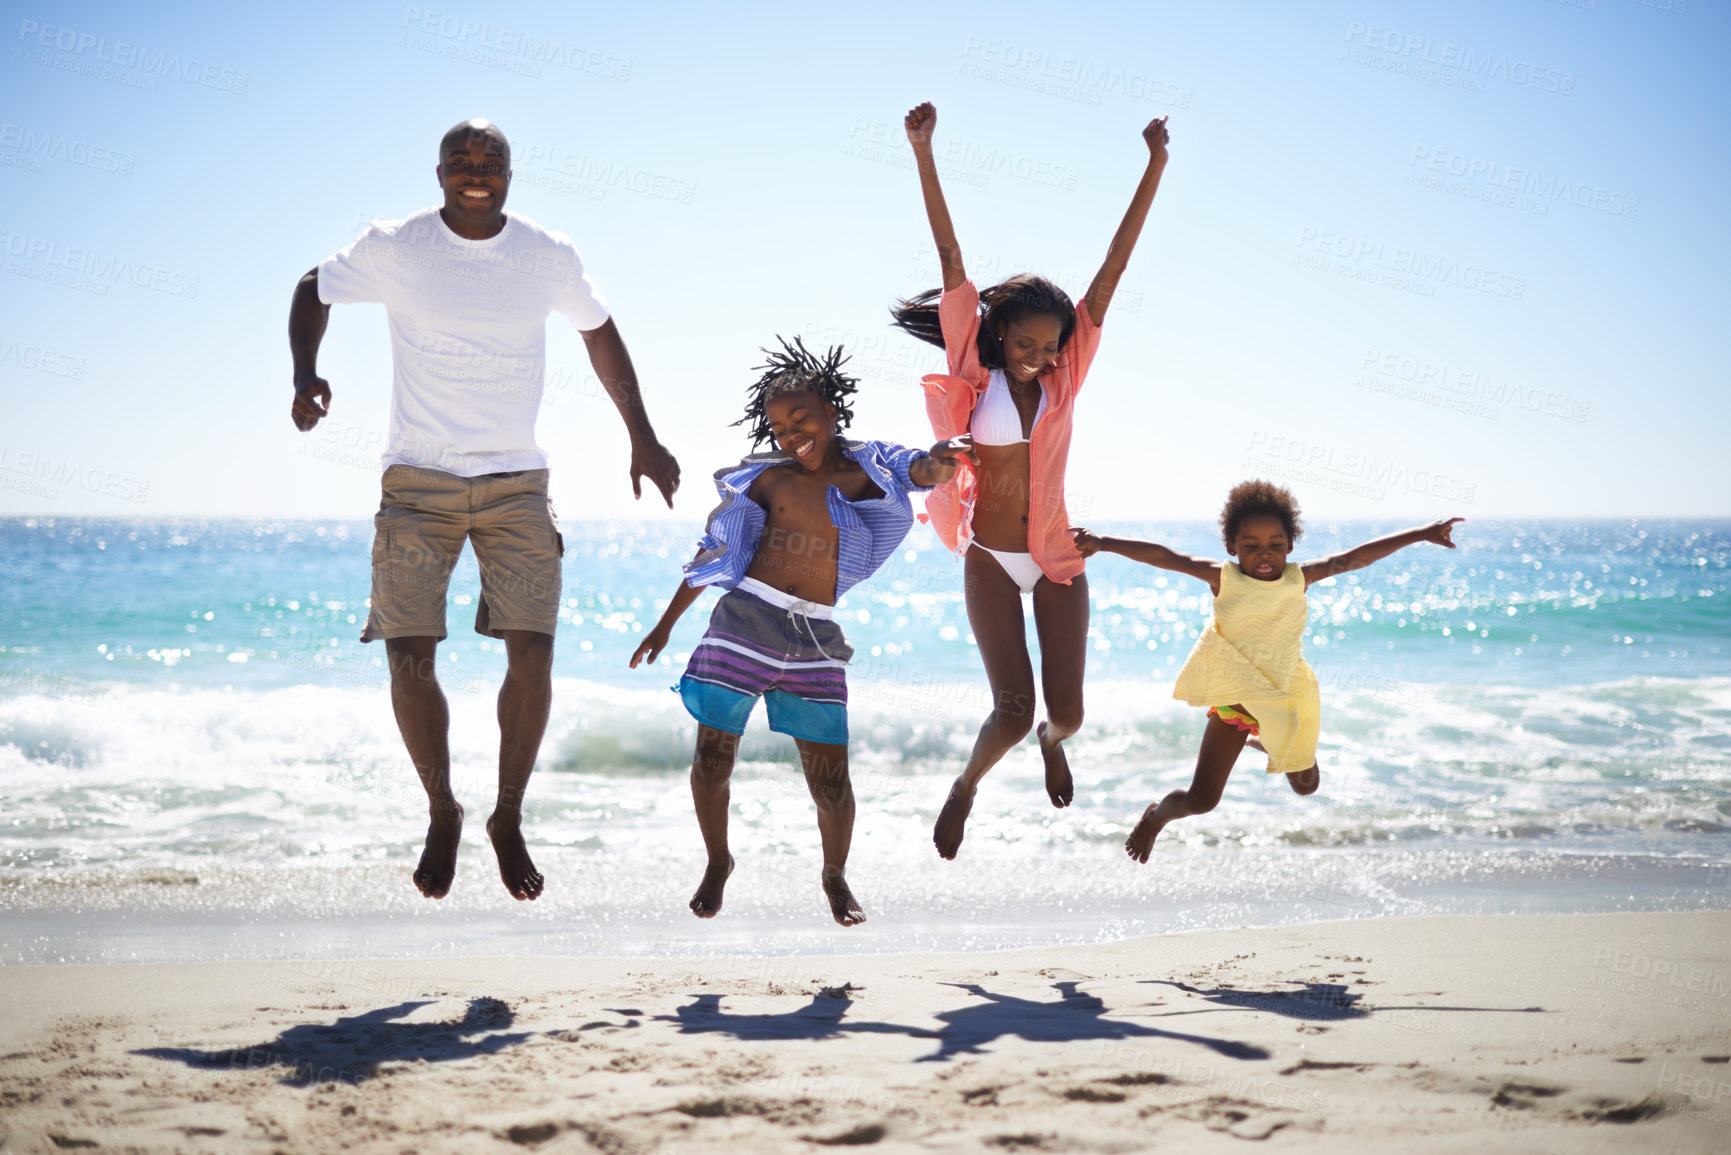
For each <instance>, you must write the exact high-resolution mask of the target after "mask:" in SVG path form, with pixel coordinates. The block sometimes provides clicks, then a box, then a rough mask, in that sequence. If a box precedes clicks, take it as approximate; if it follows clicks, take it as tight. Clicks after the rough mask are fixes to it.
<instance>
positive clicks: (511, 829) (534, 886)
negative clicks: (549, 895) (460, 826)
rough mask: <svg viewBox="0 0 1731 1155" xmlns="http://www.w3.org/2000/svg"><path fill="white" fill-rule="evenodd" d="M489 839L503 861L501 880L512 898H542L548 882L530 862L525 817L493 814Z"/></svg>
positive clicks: (500, 870) (528, 900)
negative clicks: (525, 834)
mask: <svg viewBox="0 0 1731 1155" xmlns="http://www.w3.org/2000/svg"><path fill="white" fill-rule="evenodd" d="M487 837H488V838H491V839H492V840H493V853H494V854H495V855H497V856H498V859H499V879H500V881H502V882H503V883H504V884H505V889H506V890H508V891H510V892H511V897H512V898H514V899H516V900H517V901H518V902H531V901H533V900H535V899H537V898H540V897H541V887H542V886H543V885H544V884H545V881H546V880H545V879H543V878H542V877H541V872H540V871H538V870H536V869H535V864H534V862H532V861H530V859H529V848H528V847H527V846H525V845H524V844H523V816H522V815H521V814H516V813H513V814H511V815H510V816H509V817H507V816H505V815H504V814H502V813H501V812H499V811H497V810H495V811H493V816H492V817H491V818H489V819H487Z"/></svg>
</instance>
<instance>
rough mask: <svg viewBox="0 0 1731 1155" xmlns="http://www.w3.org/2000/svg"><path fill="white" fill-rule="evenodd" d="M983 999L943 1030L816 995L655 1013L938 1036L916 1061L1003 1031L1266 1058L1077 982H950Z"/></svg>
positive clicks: (749, 1035)
mask: <svg viewBox="0 0 1731 1155" xmlns="http://www.w3.org/2000/svg"><path fill="white" fill-rule="evenodd" d="M944 985H945V986H953V987H957V988H958V989H960V990H964V991H967V992H968V993H969V994H971V995H973V996H975V997H976V998H981V999H985V1000H986V1002H984V1003H979V1004H975V1005H973V1006H966V1007H961V1008H958V1009H956V1010H952V1011H940V1012H939V1013H938V1014H937V1016H936V1017H937V1018H938V1019H939V1020H940V1021H941V1022H943V1023H944V1024H945V1025H944V1026H943V1027H942V1028H941V1029H939V1030H935V1031H934V1030H931V1029H928V1028H925V1027H907V1026H902V1025H900V1024H897V1023H883V1022H871V1021H864V1020H849V1019H848V1018H847V1013H848V1011H849V1010H850V1009H851V1008H852V1007H853V1000H852V999H847V998H839V999H838V998H823V997H821V996H820V997H815V998H813V999H812V1000H811V1002H810V1003H808V1004H806V1005H805V1006H803V1007H800V1008H799V1009H798V1010H795V1011H789V1012H785V1013H783V1014H771V1015H734V1014H729V1013H727V1012H726V1011H723V1010H722V1009H721V998H722V996H720V995H712V994H703V995H695V996H693V998H694V999H695V1001H694V1002H690V1003H687V1004H686V1005H685V1006H682V1007H680V1008H679V1009H678V1010H677V1011H676V1012H675V1013H674V1014H672V1015H658V1016H656V1017H657V1018H658V1019H659V1020H660V1021H662V1022H672V1023H677V1024H678V1026H679V1030H680V1033H682V1034H699V1033H701V1034H710V1033H715V1034H725V1035H731V1036H732V1037H733V1038H736V1039H752V1040H756V1039H834V1038H840V1037H841V1036H843V1035H847V1034H856V1033H860V1034H864V1033H870V1034H897V1035H907V1036H908V1037H909V1038H914V1039H936V1040H937V1042H938V1049H937V1050H936V1051H933V1052H932V1053H931V1054H929V1055H922V1056H921V1057H920V1058H919V1059H918V1060H917V1061H919V1062H922V1063H928V1062H948V1061H949V1059H950V1058H951V1057H952V1056H954V1055H973V1054H981V1053H983V1052H984V1050H985V1048H986V1045H987V1044H989V1043H992V1042H995V1041H996V1040H998V1039H1001V1038H1004V1037H1006V1036H1014V1037H1016V1038H1022V1039H1028V1040H1031V1041H1034V1042H1044V1043H1070V1042H1085V1041H1088V1040H1095V1039H1099V1040H1111V1039H1134V1038H1161V1039H1176V1040H1178V1041H1180V1042H1185V1043H1195V1044H1196V1045H1197V1046H1201V1047H1207V1048H1208V1049H1209V1050H1211V1051H1215V1052H1217V1053H1218V1054H1221V1055H1225V1056H1226V1057H1227V1058H1231V1059H1266V1058H1268V1052H1267V1051H1265V1050H1263V1049H1262V1048H1261V1047H1255V1046H1251V1045H1249V1044H1247V1043H1238V1042H1233V1041H1232V1040H1230V1039H1214V1038H1209V1037H1207V1036H1206V1035H1187V1034H1182V1033H1179V1032H1177V1031H1163V1030H1159V1029H1158V1028H1155V1027H1145V1026H1142V1025H1140V1024H1138V1023H1127V1022H1123V1021H1122V1020H1119V1019H1108V1018H1106V1017H1105V1010H1106V1005H1105V1004H1104V1003H1103V1002H1101V1001H1100V1000H1099V999H1097V998H1095V997H1094V996H1093V995H1088V994H1083V993H1082V992H1080V991H1078V990H1077V989H1076V986H1077V984H1075V983H1073V982H1060V983H1053V984H1052V986H1053V988H1054V989H1055V990H1057V991H1058V993H1059V995H1060V997H1059V998H1058V1000H1057V1001H1055V1002H1037V1001H1035V1000H1033V999H1024V998H1019V997H1017V996H1014V995H1001V994H995V993H993V992H992V991H988V990H986V989H985V988H984V987H981V986H978V985H976V984H974V983H946V984H944Z"/></svg>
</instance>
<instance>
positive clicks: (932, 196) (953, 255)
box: [902, 100, 1147, 292]
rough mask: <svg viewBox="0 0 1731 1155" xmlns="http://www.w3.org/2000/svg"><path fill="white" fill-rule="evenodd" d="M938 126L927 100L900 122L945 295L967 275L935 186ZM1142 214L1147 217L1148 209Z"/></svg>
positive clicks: (953, 228)
mask: <svg viewBox="0 0 1731 1155" xmlns="http://www.w3.org/2000/svg"><path fill="white" fill-rule="evenodd" d="M937 123H938V110H937V109H936V108H933V107H932V103H931V101H929V100H928V101H926V102H925V103H923V104H917V105H915V106H914V107H913V108H912V109H910V110H909V112H908V115H907V117H906V118H905V119H904V120H903V121H902V124H903V125H904V126H905V127H906V128H907V130H908V144H909V145H910V146H911V147H912V148H913V150H914V164H915V166H916V167H918V168H919V170H920V192H921V193H922V194H923V195H924V196H925V198H926V219H927V220H929V221H930V222H931V225H932V243H933V244H935V245H936V246H937V248H938V262H939V264H940V265H941V266H942V267H943V273H944V291H945V292H949V291H950V290H952V289H955V288H957V287H958V286H960V285H961V283H962V282H963V281H965V280H967V279H968V273H967V270H966V269H965V268H963V266H962V246H961V245H959V244H957V243H956V226H955V225H953V224H951V223H950V208H949V206H948V205H946V204H945V203H944V190H943V186H942V185H940V184H939V183H938V162H937V161H936V160H935V159H934V158H933V157H932V129H933V128H935V127H937ZM1142 211H1143V212H1144V213H1146V212H1147V209H1143V210H1142ZM1138 227H1140V222H1138Z"/></svg>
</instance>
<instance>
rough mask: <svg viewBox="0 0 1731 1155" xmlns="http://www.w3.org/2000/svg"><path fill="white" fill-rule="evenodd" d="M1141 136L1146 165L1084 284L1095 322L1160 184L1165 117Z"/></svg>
mask: <svg viewBox="0 0 1731 1155" xmlns="http://www.w3.org/2000/svg"><path fill="white" fill-rule="evenodd" d="M1142 139H1143V140H1145V141H1147V142H1148V167H1147V168H1146V169H1145V170H1143V172H1142V180H1141V182H1140V183H1138V184H1137V185H1136V195H1135V196H1133V197H1131V198H1130V207H1129V208H1128V209H1125V210H1124V220H1123V221H1122V222H1121V223H1120V224H1119V225H1118V231H1117V232H1115V233H1113V234H1112V246H1111V247H1110V248H1108V249H1107V250H1106V263H1105V264H1103V265H1101V266H1100V271H1099V272H1098V273H1095V274H1094V281H1093V283H1092V284H1090V285H1089V286H1088V295H1087V297H1085V298H1084V300H1086V301H1087V303H1088V316H1090V317H1092V318H1093V319H1094V324H1096V325H1098V324H1100V323H1101V322H1102V321H1104V320H1105V319H1106V307H1107V306H1108V305H1110V304H1111V303H1112V294H1113V293H1115V292H1117V291H1118V282H1119V281H1120V280H1122V279H1123V276H1124V266H1126V265H1128V264H1129V263H1130V253H1131V251H1132V250H1134V249H1135V248H1136V239H1137V238H1138V237H1140V236H1141V235H1142V222H1144V221H1146V220H1147V219H1148V208H1149V206H1150V205H1152V204H1153V203H1154V193H1155V191H1156V190H1157V189H1159V187H1160V174H1161V173H1163V172H1165V171H1166V141H1167V136H1166V118H1165V117H1164V116H1160V117H1156V118H1155V119H1153V120H1151V121H1149V122H1148V127H1147V128H1145V129H1143V130H1142ZM932 179H933V180H934V181H935V180H936V179H937V177H936V176H935V175H934V176H933V178H932Z"/></svg>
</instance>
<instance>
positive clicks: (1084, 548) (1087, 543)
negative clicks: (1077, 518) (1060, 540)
mask: <svg viewBox="0 0 1731 1155" xmlns="http://www.w3.org/2000/svg"><path fill="white" fill-rule="evenodd" d="M1070 532H1071V533H1072V534H1073V535H1075V539H1076V552H1077V553H1079V554H1081V555H1082V556H1083V557H1093V556H1094V555H1095V554H1097V553H1099V552H1100V547H1101V546H1103V545H1105V544H1106V539H1105V538H1103V537H1101V536H1100V535H1099V534H1096V533H1094V532H1092V531H1090V530H1086V529H1083V528H1082V527H1081V526H1079V525H1073V526H1071V527H1070Z"/></svg>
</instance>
